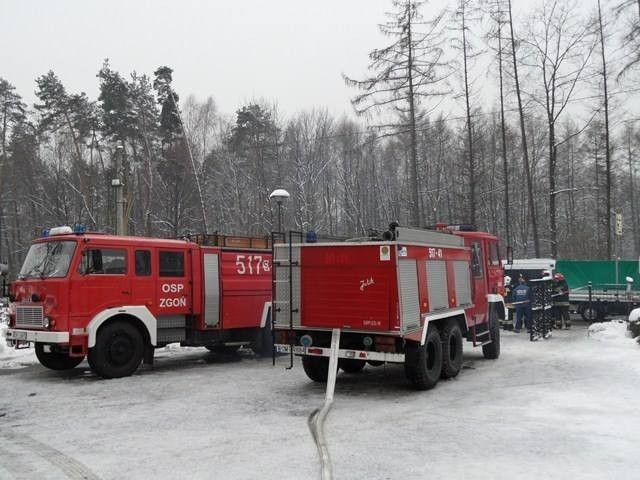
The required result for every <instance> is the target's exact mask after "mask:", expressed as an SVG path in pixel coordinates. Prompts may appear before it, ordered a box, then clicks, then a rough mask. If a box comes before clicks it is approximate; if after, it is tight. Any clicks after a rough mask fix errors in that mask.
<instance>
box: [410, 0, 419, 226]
mask: <svg viewBox="0 0 640 480" xmlns="http://www.w3.org/2000/svg"><path fill="white" fill-rule="evenodd" d="M407 8H409V9H410V8H411V3H409V4H408V7H407ZM408 38H409V58H408V59H407V71H408V76H409V99H408V100H409V129H410V131H411V160H410V162H411V163H410V165H409V169H410V175H409V182H410V188H411V204H412V205H411V222H412V223H413V226H414V227H420V226H421V223H422V222H421V215H420V213H421V212H420V203H419V202H420V194H419V191H418V135H417V133H416V106H415V97H414V91H413V51H412V47H411V40H412V38H411V16H410V14H409V21H408Z"/></svg>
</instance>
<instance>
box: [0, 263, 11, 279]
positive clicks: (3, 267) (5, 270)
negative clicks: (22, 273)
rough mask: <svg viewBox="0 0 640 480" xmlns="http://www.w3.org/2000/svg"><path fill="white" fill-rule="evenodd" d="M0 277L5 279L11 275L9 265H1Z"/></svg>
mask: <svg viewBox="0 0 640 480" xmlns="http://www.w3.org/2000/svg"><path fill="white" fill-rule="evenodd" d="M0 275H2V276H3V277H6V276H7V275H9V265H7V264H6V263H0Z"/></svg>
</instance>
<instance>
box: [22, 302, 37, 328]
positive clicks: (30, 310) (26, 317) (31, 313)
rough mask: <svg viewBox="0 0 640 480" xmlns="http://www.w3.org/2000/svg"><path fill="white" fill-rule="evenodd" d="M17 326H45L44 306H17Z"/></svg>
mask: <svg viewBox="0 0 640 480" xmlns="http://www.w3.org/2000/svg"><path fill="white" fill-rule="evenodd" d="M16 327H39V328H42V327H44V313H43V310H42V306H41V305H33V306H31V305H30V306H24V305H22V306H17V307H16Z"/></svg>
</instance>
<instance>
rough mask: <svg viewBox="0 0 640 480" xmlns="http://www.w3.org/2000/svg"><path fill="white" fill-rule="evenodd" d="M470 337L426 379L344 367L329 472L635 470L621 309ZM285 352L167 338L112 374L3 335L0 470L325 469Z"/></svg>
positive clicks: (631, 390) (546, 474)
mask: <svg viewBox="0 0 640 480" xmlns="http://www.w3.org/2000/svg"><path fill="white" fill-rule="evenodd" d="M2 332H3V330H1V329H0V334H2ZM0 343H2V344H3V343H4V342H3V340H2V339H0ZM465 347H466V350H465V364H464V369H463V371H462V372H461V373H460V375H459V376H458V377H457V378H455V379H452V380H448V381H441V382H440V383H439V384H438V386H437V387H436V388H435V389H433V390H430V391H427V392H418V391H414V390H411V389H410V388H408V387H407V383H406V381H405V379H404V373H403V369H402V366H400V365H389V366H385V367H377V368H374V367H370V366H367V367H366V368H365V370H364V371H363V372H362V373H361V374H344V373H340V374H339V375H338V381H337V384H336V389H335V400H334V403H333V407H332V409H331V411H330V412H329V415H328V418H327V423H326V425H325V434H326V438H327V442H328V446H329V452H330V454H331V460H332V464H333V472H334V478H336V479H350V480H351V479H397V478H427V477H428V478H474V479H495V478H517V479H529V478H530V479H538V478H545V479H563V480H564V479H566V478H581V479H604V478H640V472H639V470H638V466H637V462H636V457H637V449H638V444H639V443H640V415H638V411H637V399H638V398H640V346H638V345H637V344H636V343H635V342H634V341H633V340H632V339H631V338H630V337H629V336H628V332H627V331H626V323H624V322H615V321H613V322H608V323H603V324H593V325H591V326H590V327H589V328H587V326H585V325H583V324H579V323H578V324H574V326H573V327H572V329H571V330H568V331H554V335H553V337H552V338H550V339H548V340H541V341H538V342H529V341H528V337H527V336H526V335H525V334H524V333H521V334H516V333H512V332H502V355H501V357H500V359H498V360H496V361H491V360H485V359H483V358H482V354H481V352H479V351H478V350H477V349H472V348H471V345H470V344H467V345H465ZM287 365H288V357H279V358H278V359H277V365H276V367H272V365H271V360H270V359H257V358H255V357H254V356H253V355H252V354H251V353H250V352H249V351H242V350H241V351H240V354H239V355H231V356H220V355H215V354H213V353H210V352H208V351H207V350H205V349H199V348H181V347H179V346H177V345H172V346H170V347H168V348H166V349H161V350H159V351H157V352H156V364H155V366H154V368H153V369H148V368H144V369H141V370H140V371H138V372H137V373H136V374H135V375H133V376H132V377H129V378H123V379H117V380H102V379H99V378H97V377H95V376H94V375H93V374H92V373H91V372H90V371H89V369H88V366H87V364H86V362H83V363H82V364H81V365H80V367H78V368H76V369H74V370H73V371H69V372H53V371H49V370H46V369H44V368H43V367H41V366H40V365H38V364H37V360H36V359H35V356H34V354H33V349H29V350H25V351H20V352H14V351H13V350H11V349H5V348H4V347H3V346H2V347H0V453H1V455H0V456H1V458H2V460H0V478H2V479H7V480H18V479H31V478H38V479H40V478H43V479H69V478H71V479H80V478H90V479H98V478H99V479H102V480H107V479H120V478H125V477H126V478H129V479H147V478H154V479H176V478H189V479H212V478H224V479H255V478H260V479H311V478H320V464H319V460H318V453H317V450H316V447H315V445H314V443H313V440H312V437H311V434H310V433H309V430H308V427H307V418H308V416H309V415H310V414H311V412H312V411H313V410H315V409H317V408H319V407H321V406H322V403H323V401H324V393H325V392H324V386H323V385H319V384H314V383H313V382H311V381H309V380H308V379H307V378H306V376H305V374H304V372H303V370H302V368H301V366H300V364H299V361H298V360H296V362H295V365H294V368H293V369H291V370H286V369H285V367H286V366H287Z"/></svg>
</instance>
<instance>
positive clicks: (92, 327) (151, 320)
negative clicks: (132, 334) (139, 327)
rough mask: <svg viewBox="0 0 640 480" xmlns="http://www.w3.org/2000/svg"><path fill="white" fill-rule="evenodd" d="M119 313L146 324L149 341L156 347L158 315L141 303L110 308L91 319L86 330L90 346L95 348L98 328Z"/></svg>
mask: <svg viewBox="0 0 640 480" xmlns="http://www.w3.org/2000/svg"><path fill="white" fill-rule="evenodd" d="M117 315H130V316H132V317H135V318H137V319H138V320H140V322H141V323H142V324H143V325H144V327H145V328H146V330H147V333H148V334H149V342H150V343H151V345H153V346H154V347H155V346H156V344H157V341H156V339H157V323H158V322H157V320H156V317H154V316H153V314H152V313H151V312H150V311H149V309H148V308H147V307H145V306H139V305H125V306H122V307H116V308H108V309H106V310H103V311H102V312H100V313H98V314H97V315H96V316H95V317H93V318H92V319H91V321H90V322H89V325H87V328H86V332H87V334H88V336H89V338H88V339H87V340H88V345H87V346H88V348H93V347H95V345H96V337H97V333H98V329H99V328H100V326H101V325H102V324H103V323H104V322H106V321H107V320H109V319H111V318H113V317H115V316H117Z"/></svg>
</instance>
